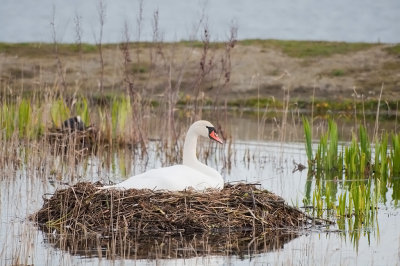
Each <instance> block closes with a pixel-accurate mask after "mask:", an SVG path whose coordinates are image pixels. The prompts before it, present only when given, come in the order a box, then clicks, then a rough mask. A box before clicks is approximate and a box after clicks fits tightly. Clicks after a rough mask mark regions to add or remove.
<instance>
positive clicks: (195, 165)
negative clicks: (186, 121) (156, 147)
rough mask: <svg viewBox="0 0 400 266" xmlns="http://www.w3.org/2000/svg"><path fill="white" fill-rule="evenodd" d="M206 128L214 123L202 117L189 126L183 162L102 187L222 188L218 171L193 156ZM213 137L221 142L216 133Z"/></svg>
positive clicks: (204, 134) (222, 184)
mask: <svg viewBox="0 0 400 266" xmlns="http://www.w3.org/2000/svg"><path fill="white" fill-rule="evenodd" d="M209 128H214V126H213V125H212V124H211V123H210V122H208V121H205V120H200V121H197V122H195V123H194V124H192V125H191V126H190V128H189V130H188V132H187V135H186V139H185V144H184V149H183V164H181V165H174V166H170V167H164V168H158V169H152V170H149V171H147V172H145V173H142V174H139V175H136V176H132V177H130V178H128V179H127V180H125V181H123V182H121V183H119V184H116V185H112V186H105V187H102V188H101V189H109V188H114V189H130V188H136V189H154V190H169V191H180V190H184V189H187V188H193V189H195V190H205V189H207V188H214V189H222V188H223V186H224V180H223V178H222V176H221V174H220V173H218V172H217V171H216V170H215V169H213V168H211V167H209V166H207V165H205V164H202V163H201V162H199V161H198V160H197V157H196V146H197V138H198V136H203V137H209V134H210V132H209ZM215 140H216V141H218V142H221V143H222V141H221V140H220V139H219V138H218V136H216V139H215Z"/></svg>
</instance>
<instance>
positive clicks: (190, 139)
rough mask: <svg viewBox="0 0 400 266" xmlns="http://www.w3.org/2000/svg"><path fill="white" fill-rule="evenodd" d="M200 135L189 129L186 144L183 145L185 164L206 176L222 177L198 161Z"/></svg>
mask: <svg viewBox="0 0 400 266" xmlns="http://www.w3.org/2000/svg"><path fill="white" fill-rule="evenodd" d="M197 138H198V134H197V133H196V132H195V131H194V130H191V128H189V131H188V133H187V135H186V139H185V144H184V145H183V164H184V165H186V166H189V167H191V168H194V169H196V170H198V171H200V172H202V173H203V174H205V175H208V176H214V177H220V174H219V173H218V172H217V171H216V170H215V169H212V168H211V167H208V166H207V165H205V164H203V163H201V162H200V161H199V160H197V156H196V147H197Z"/></svg>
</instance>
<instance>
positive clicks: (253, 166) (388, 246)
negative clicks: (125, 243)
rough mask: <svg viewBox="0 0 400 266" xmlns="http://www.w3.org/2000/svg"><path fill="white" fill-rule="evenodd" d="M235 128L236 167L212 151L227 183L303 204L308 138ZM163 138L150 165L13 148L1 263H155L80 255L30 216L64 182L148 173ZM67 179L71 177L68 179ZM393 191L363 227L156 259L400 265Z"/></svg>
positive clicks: (117, 157) (5, 186)
mask: <svg viewBox="0 0 400 266" xmlns="http://www.w3.org/2000/svg"><path fill="white" fill-rule="evenodd" d="M246 120H247V121H248V122H249V125H251V124H252V125H253V126H248V127H246V130H244V131H243V132H253V133H254V132H257V131H258V130H257V129H258V128H257V127H255V126H254V125H256V120H255V119H254V118H253V119H251V118H247V119H246ZM239 121H240V120H239ZM232 124H235V125H240V123H239V122H238V121H236V120H232ZM299 130H301V128H300V129H299ZM292 131H294V130H292ZM231 132H232V134H233V139H234V140H235V141H234V143H233V150H234V154H233V155H232V157H231V159H230V160H231V166H232V167H231V168H230V169H228V168H224V167H223V165H222V164H221V161H223V160H222V159H223V157H224V156H226V148H227V145H225V146H220V148H219V149H216V150H215V154H216V157H213V156H211V157H210V159H209V160H208V163H209V164H210V165H211V166H213V167H214V168H216V169H218V170H219V171H221V172H222V173H223V176H224V177H225V179H226V181H227V182H234V181H246V182H257V183H260V184H261V185H262V187H264V188H267V189H268V190H270V191H273V192H274V193H276V194H278V195H281V196H282V197H283V198H285V200H286V201H287V202H288V203H289V204H290V205H299V206H302V199H303V197H304V194H305V186H306V181H307V173H306V171H303V172H300V171H295V172H293V169H294V163H302V164H305V165H306V160H307V159H306V154H305V151H304V144H303V143H301V142H294V141H293V140H294V138H291V139H290V140H291V141H285V142H277V141H271V140H258V139H257V137H255V136H254V134H248V135H245V136H244V137H242V135H243V133H241V132H242V131H231ZM297 134H300V133H299V132H298V133H297ZM294 135H296V134H294ZM157 143H158V142H157V141H153V142H151V143H150V144H149V160H148V161H147V165H146V166H144V165H143V163H142V162H143V160H140V159H138V157H137V156H138V155H137V154H134V153H133V151H131V150H119V151H116V152H115V153H113V155H112V156H111V157H107V156H108V155H107V154H103V155H102V156H93V157H89V158H87V159H86V160H83V161H81V162H77V167H76V168H73V169H71V168H67V167H63V166H65V164H64V163H63V161H62V160H61V159H60V158H59V157H57V156H53V155H51V154H50V153H48V154H44V155H41V154H40V153H37V154H36V153H35V152H34V151H35V149H34V148H33V147H32V148H31V149H30V150H31V151H30V152H31V153H24V151H23V150H20V151H19V152H20V154H19V156H18V158H19V159H17V160H12V159H11V158H12V157H11V156H12V153H9V155H10V157H9V158H4V160H9V163H8V164H4V165H5V166H4V167H2V169H1V170H0V204H1V208H0V243H2V245H1V247H0V259H1V260H0V264H1V265H10V264H25V263H26V264H35V265H110V264H116V265H126V264H130V263H132V264H133V263H135V264H138V265H147V264H154V263H155V261H154V260H151V261H150V260H147V259H139V260H133V259H127V260H119V259H117V260H115V261H110V260H107V259H104V258H102V259H99V258H98V257H96V253H97V252H96V249H95V250H94V251H95V252H91V253H92V256H91V257H90V256H88V255H85V254H86V253H85V252H84V251H83V252H82V254H81V255H73V254H71V253H70V252H68V251H66V250H63V249H59V248H57V243H56V244H54V243H53V242H54V241H57V236H56V235H54V236H52V234H50V235H46V234H44V233H43V232H41V231H40V230H38V229H37V228H36V227H35V226H34V225H33V224H32V223H31V222H29V221H28V220H27V216H28V215H29V214H32V213H33V212H35V211H37V210H38V209H39V208H40V207H41V206H42V204H43V200H42V196H46V193H52V192H54V191H55V189H57V188H58V187H61V186H62V184H63V183H64V182H66V183H69V184H74V183H76V182H79V181H91V182H94V181H98V180H102V181H103V182H108V181H113V182H119V181H121V180H122V179H124V178H125V177H124V174H123V173H126V175H127V176H129V175H131V174H135V173H139V172H142V171H144V170H145V169H146V168H148V169H149V168H153V167H158V166H161V165H164V164H165V163H163V161H164V160H163V159H162V157H161V159H160V157H158V156H156V154H157ZM200 144H201V147H200V149H199V150H200V158H202V159H203V157H204V156H203V153H202V150H203V149H204V147H205V145H207V144H208V140H207V141H202V142H201V143H200ZM28 147H29V146H28ZM221 147H222V148H221ZM26 156H27V157H26ZM35 157H36V158H35ZM24 158H25V159H24ZM33 158H35V159H33ZM135 158H136V160H135ZM215 158H216V160H215ZM21 159H22V160H21ZM225 159H226V157H225ZM203 160H204V159H203ZM107 161H108V163H107ZM121 162H125V164H124V163H121ZM60 177H63V179H62V180H61V179H60ZM391 194H392V191H391V189H389V190H388V191H387V192H386V195H387V198H388V199H389V200H388V202H386V203H383V202H380V203H379V211H378V215H377V217H376V221H375V222H374V223H373V224H372V225H370V226H367V227H364V228H361V229H360V230H351V229H350V228H351V226H350V225H347V226H346V229H345V231H340V230H337V227H336V226H333V227H330V228H329V229H328V231H325V230H320V229H318V228H315V229H313V230H312V231H308V232H304V234H303V235H301V236H300V237H298V238H295V239H293V240H291V241H289V242H287V243H285V244H282V245H281V248H275V249H273V250H266V251H262V252H261V253H248V254H247V252H246V250H245V251H244V255H241V256H221V255H208V256H197V257H191V258H185V259H179V258H171V259H158V260H156V262H157V264H158V265H183V264H185V265H192V264H193V265H197V264H199V265H230V264H235V265H242V264H243V265H248V264H249V263H251V264H262V265H266V264H271V265H273V264H279V265H293V264H295V265H299V264H301V265H321V264H324V265H355V264H358V265H398V264H399V261H400V257H399V256H400V230H399V229H398V228H400V211H399V209H398V208H397V207H396V206H395V203H394V202H392V201H391ZM52 238H54V240H52ZM94 248H95V247H94ZM93 256H94V257H93Z"/></svg>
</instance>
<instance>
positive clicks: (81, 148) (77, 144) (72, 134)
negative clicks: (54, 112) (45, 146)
mask: <svg viewBox="0 0 400 266" xmlns="http://www.w3.org/2000/svg"><path fill="white" fill-rule="evenodd" d="M47 138H48V140H49V142H50V143H51V144H52V145H54V146H55V148H56V149H57V150H58V151H62V152H67V151H68V150H70V151H71V150H72V151H74V152H75V153H81V154H82V155H84V154H87V153H88V152H89V151H91V150H93V148H95V147H96V144H97V143H98V141H99V134H98V129H97V128H96V127H95V126H93V125H91V126H88V127H85V128H84V129H83V130H71V129H70V128H50V129H49V131H48V133H47Z"/></svg>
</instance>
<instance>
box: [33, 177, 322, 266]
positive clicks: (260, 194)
mask: <svg viewBox="0 0 400 266" xmlns="http://www.w3.org/2000/svg"><path fill="white" fill-rule="evenodd" d="M98 185H99V186H100V184H98ZM44 200H45V202H44V205H43V207H42V208H41V209H40V210H39V211H38V212H36V213H35V214H33V215H31V216H30V219H31V220H34V221H36V222H37V223H38V224H39V226H40V227H41V228H42V229H43V230H44V231H45V232H50V233H51V235H53V236H54V235H56V234H55V233H58V234H57V235H60V236H61V235H62V236H67V237H66V238H65V241H67V242H68V243H70V244H69V245H68V246H69V248H68V250H69V251H71V250H88V248H82V243H83V244H85V245H88V243H89V242H90V240H89V239H92V240H91V241H92V242H93V243H97V244H99V243H103V242H104V241H109V240H110V239H114V240H115V239H116V238H117V239H119V240H116V241H115V243H120V245H118V244H115V243H114V244H113V245H111V244H110V243H108V244H105V243H103V244H101V246H102V247H103V249H102V250H104V246H107V247H108V246H113V247H114V248H116V249H117V250H118V252H122V253H123V254H127V252H126V248H127V245H128V244H127V243H130V242H129V241H133V242H132V243H130V244H129V245H128V246H129V247H131V248H132V247H136V248H135V249H134V250H135V252H136V253H135V257H137V256H138V252H140V249H138V248H137V245H136V246H135V243H138V240H139V242H140V243H141V245H142V246H143V245H144V243H147V242H149V241H148V240H147V241H146V239H151V241H150V242H151V243H153V244H154V239H157V238H158V239H159V240H158V242H157V243H158V244H157V245H158V246H159V244H160V242H163V241H164V240H165V237H166V236H168V237H178V238H180V239H182V238H183V237H184V239H186V240H185V241H186V242H188V241H189V240H187V239H190V241H194V240H193V239H196V241H200V243H198V242H196V244H193V243H192V244H190V246H191V247H193V245H195V246H196V245H197V246H204V239H205V238H206V239H210V238H211V239H214V240H213V241H212V243H216V244H217V249H218V248H219V250H221V243H220V242H221V241H222V242H223V243H228V242H229V243H232V242H235V243H237V244H236V245H231V244H229V245H228V246H229V249H226V248H224V249H223V252H227V251H226V250H230V252H229V253H232V252H233V250H236V251H235V252H234V253H235V254H237V253H238V250H240V248H239V247H244V248H245V250H248V246H249V243H253V241H254V238H255V237H257V238H259V237H262V238H263V240H262V241H259V243H263V245H264V246H265V245H266V243H268V244H267V245H268V246H271V245H272V244H271V241H272V242H273V241H276V240H278V243H279V245H282V243H285V242H287V241H288V240H290V239H292V238H293V237H295V236H296V235H297V234H298V232H300V231H302V230H303V229H304V228H308V227H310V226H312V225H313V224H315V223H317V224H322V223H323V222H322V221H321V220H315V219H313V218H312V217H310V216H308V215H307V214H305V213H303V212H302V211H300V210H298V209H296V208H293V207H290V206H288V205H287V204H286V203H285V201H284V200H283V199H282V198H281V197H279V196H277V195H275V194H273V193H271V192H268V191H267V190H261V189H258V188H257V187H256V185H249V184H237V185H226V187H225V188H224V189H223V190H221V191H215V190H209V191H207V192H206V193H200V192H196V191H191V190H187V191H182V192H160V191H152V190H136V189H130V190H99V189H98V188H97V187H96V184H92V183H84V182H82V183H78V184H76V185H75V186H72V187H69V188H67V189H60V190H57V191H56V192H55V194H53V195H52V196H51V197H50V198H48V199H44ZM272 232H275V234H272ZM276 234H278V235H279V237H280V238H278V237H277V235H276ZM68 236H73V239H75V241H72V240H71V239H68ZM196 236H197V237H196ZM270 238H271V239H270ZM121 239H123V241H121ZM279 239H280V240H279ZM190 241H189V242H190ZM243 241H244V243H243ZM57 242H58V243H59V242H60V241H59V240H58V241H57ZM71 243H74V244H71ZM79 243H80V244H79ZM121 243H124V244H121ZM168 243H169V244H171V243H172V242H171V241H170V240H169V241H168ZM201 243H203V244H201ZM207 243H209V242H207ZM65 245H66V244H64V245H63V246H65ZM74 245H75V246H74ZM71 246H74V248H71ZM178 246H179V245H178ZM272 246H275V245H272ZM93 250H94V251H95V252H96V251H97V250H99V249H98V248H93ZM149 250H151V249H149V248H148V247H146V248H145V249H144V252H145V253H146V252H149ZM168 250H171V249H170V248H169V249H168ZM179 250H180V249H179ZM201 250H207V251H210V250H212V247H211V248H210V247H207V248H202V249H201ZM115 252H116V251H115ZM158 254H160V252H158ZM195 254H197V255H198V254H199V252H198V251H196V252H195ZM139 257H140V256H139ZM143 257H144V258H148V257H149V255H148V254H147V255H143Z"/></svg>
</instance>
